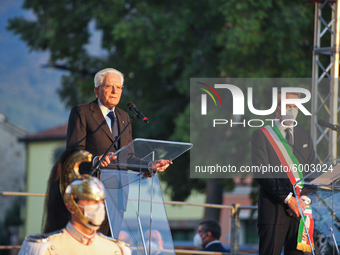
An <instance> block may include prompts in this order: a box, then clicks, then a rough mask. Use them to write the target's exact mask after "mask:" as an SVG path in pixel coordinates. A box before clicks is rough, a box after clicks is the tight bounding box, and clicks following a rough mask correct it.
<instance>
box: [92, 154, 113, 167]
mask: <svg viewBox="0 0 340 255" xmlns="http://www.w3.org/2000/svg"><path fill="white" fill-rule="evenodd" d="M103 155H104V154H102V155H100V156H98V157H96V159H95V162H94V164H97V162H98V161H99V160H101V158H102V157H103ZM111 155H113V152H109V153H108V154H107V155H106V157H105V158H104V159H103V161H102V163H100V166H101V167H106V166H108V165H109V164H110V162H111V161H112V160H115V159H117V156H114V157H111V158H109V156H111Z"/></svg>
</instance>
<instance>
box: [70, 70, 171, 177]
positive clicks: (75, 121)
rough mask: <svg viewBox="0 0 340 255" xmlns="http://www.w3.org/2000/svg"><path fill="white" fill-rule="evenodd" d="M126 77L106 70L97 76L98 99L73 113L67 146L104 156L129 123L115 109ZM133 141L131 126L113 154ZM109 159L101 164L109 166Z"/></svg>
mask: <svg viewBox="0 0 340 255" xmlns="http://www.w3.org/2000/svg"><path fill="white" fill-rule="evenodd" d="M123 84H124V76H123V74H122V73H121V72H119V71H118V70H116V69H113V68H105V69H103V70H101V71H99V72H98V73H97V74H96V75H95V77H94V86H95V87H94V93H95V94H96V97H97V99H96V100H94V101H92V102H91V103H88V104H82V105H77V106H74V107H73V108H72V110H71V113H70V116H69V120H68V128H67V138H66V147H67V149H70V148H79V149H82V150H87V151H89V152H90V153H91V154H93V155H94V156H95V157H96V156H99V157H98V159H100V158H101V156H100V155H102V154H104V153H105V152H106V150H107V149H108V148H109V147H110V146H111V144H112V143H113V142H114V140H115V138H116V137H118V135H119V134H120V133H121V132H122V131H123V129H124V128H125V127H126V126H127V124H128V123H129V121H130V118H129V115H128V114H127V112H125V111H123V110H122V109H120V108H118V107H116V106H117V104H118V103H119V101H120V98H121V96H122V91H123V88H124V85H123ZM131 141H132V128H131V125H130V126H129V127H128V129H127V130H126V131H125V133H124V134H123V135H122V136H121V137H120V139H119V141H118V142H117V143H116V145H115V146H114V147H113V148H112V150H111V153H109V154H108V155H112V154H113V152H115V151H117V150H118V149H119V148H121V147H123V146H125V145H127V144H128V143H129V142H131ZM109 163H110V159H109V158H108V157H106V158H105V159H104V160H103V162H102V163H101V166H102V167H105V166H107V165H108V164H109ZM168 166H169V162H168V161H166V160H163V161H159V162H158V164H155V170H157V171H161V172H162V171H164V170H165V169H166V168H167V167H168Z"/></svg>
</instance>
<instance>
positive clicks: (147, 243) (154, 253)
mask: <svg viewBox="0 0 340 255" xmlns="http://www.w3.org/2000/svg"><path fill="white" fill-rule="evenodd" d="M145 245H146V249H147V250H149V247H150V245H151V255H157V254H158V251H155V250H153V251H152V249H158V248H159V247H158V244H157V243H155V242H153V241H151V243H150V242H149V240H148V241H146V242H145Z"/></svg>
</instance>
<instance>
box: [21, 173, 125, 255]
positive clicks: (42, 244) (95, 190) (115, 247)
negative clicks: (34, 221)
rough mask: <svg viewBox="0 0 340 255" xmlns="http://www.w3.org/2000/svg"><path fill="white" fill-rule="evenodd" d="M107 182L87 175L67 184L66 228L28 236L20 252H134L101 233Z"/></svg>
mask: <svg viewBox="0 0 340 255" xmlns="http://www.w3.org/2000/svg"><path fill="white" fill-rule="evenodd" d="M105 198H106V196H105V189H104V185H103V184H102V182H101V181H100V180H98V179H97V178H96V177H92V176H89V175H83V176H82V178H81V179H77V180H74V181H73V182H72V183H71V184H70V185H68V186H67V187H66V190H65V193H64V196H63V199H64V203H65V206H66V208H67V210H68V211H69V213H70V221H69V222H68V223H67V225H66V227H65V228H63V229H61V230H58V231H55V232H52V233H48V234H42V235H40V234H33V235H28V236H26V238H25V241H24V242H23V244H22V247H21V249H20V252H19V255H33V254H34V255H45V254H50V255H53V254H72V255H76V254H81V255H87V254H89V255H90V254H91V255H92V254H101V255H102V254H103V255H106V254H107V255H109V254H110V255H111V254H114V255H131V250H130V249H129V248H128V247H127V246H126V245H125V244H124V243H122V242H120V241H116V240H113V239H111V238H109V237H107V236H104V235H102V234H100V233H99V232H98V233H97V230H98V229H99V227H100V225H101V224H102V222H103V220H104V218H105V206H104V199H105Z"/></svg>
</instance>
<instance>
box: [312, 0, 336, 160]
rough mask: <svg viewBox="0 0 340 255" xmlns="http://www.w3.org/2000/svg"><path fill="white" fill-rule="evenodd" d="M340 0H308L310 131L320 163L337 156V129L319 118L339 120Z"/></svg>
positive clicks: (334, 122) (331, 121)
mask: <svg viewBox="0 0 340 255" xmlns="http://www.w3.org/2000/svg"><path fill="white" fill-rule="evenodd" d="M339 1H340V0H331V1H330V0H317V1H313V0H310V1H309V2H315V24H314V51H313V74H312V75H313V76H312V123H311V125H312V127H311V132H312V133H311V135H312V139H313V141H314V146H315V151H316V157H317V159H318V160H319V161H320V162H323V163H326V162H330V161H331V160H333V159H336V158H337V142H338V137H337V133H336V132H335V131H332V130H330V129H328V128H326V129H324V128H323V127H321V126H320V125H319V124H318V119H324V120H326V121H329V122H330V123H333V124H334V125H337V124H338V112H339V107H338V103H339V97H338V96H339V91H338V90H339V86H338V78H339V32H340V29H339V26H340V18H339V16H340V11H339V7H340V6H339ZM327 148H328V149H327Z"/></svg>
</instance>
